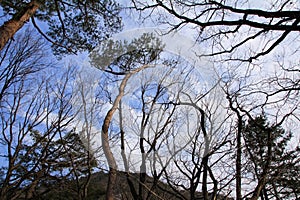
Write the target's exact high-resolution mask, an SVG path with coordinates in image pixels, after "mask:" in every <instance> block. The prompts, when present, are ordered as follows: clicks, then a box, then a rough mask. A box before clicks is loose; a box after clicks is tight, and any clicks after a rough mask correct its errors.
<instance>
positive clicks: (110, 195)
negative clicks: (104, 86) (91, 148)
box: [101, 65, 149, 200]
mask: <svg viewBox="0 0 300 200" xmlns="http://www.w3.org/2000/svg"><path fill="white" fill-rule="evenodd" d="M148 66H149V65H143V66H142V67H140V68H138V69H136V70H133V71H132V72H128V73H127V74H126V75H125V77H124V79H123V80H122V82H121V85H120V88H119V94H118V96H117V97H116V99H115V100H114V102H113V106H112V108H111V109H110V110H109V111H108V112H107V114H106V116H105V119H104V122H103V125H102V134H101V138H102V148H103V151H104V154H105V157H106V160H107V162H108V164H109V176H108V183H107V188H106V200H113V199H114V187H115V184H116V180H117V163H116V160H115V158H114V155H113V153H112V151H111V148H110V145H109V137H108V130H109V126H110V123H111V121H112V118H113V115H114V113H115V111H116V110H117V109H118V105H119V103H120V101H121V99H122V97H123V96H124V92H125V87H126V84H127V81H128V80H129V78H130V77H131V76H132V75H133V74H135V73H137V72H139V71H141V70H143V69H145V68H147V67H148Z"/></svg>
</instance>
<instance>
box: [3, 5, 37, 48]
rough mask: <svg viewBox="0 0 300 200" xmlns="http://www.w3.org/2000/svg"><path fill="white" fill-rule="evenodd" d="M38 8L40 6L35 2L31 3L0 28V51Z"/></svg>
mask: <svg viewBox="0 0 300 200" xmlns="http://www.w3.org/2000/svg"><path fill="white" fill-rule="evenodd" d="M39 7H40V4H39V3H38V2H37V1H35V0H33V1H31V2H30V3H28V4H27V6H26V7H24V8H22V9H21V10H20V11H19V12H17V13H16V14H14V16H13V17H12V18H11V19H10V20H8V21H6V22H5V23H4V24H3V25H2V26H1V27H0V51H1V50H2V49H3V48H4V46H5V45H6V43H7V42H8V41H9V40H10V39H12V38H13V36H14V35H15V33H16V32H17V31H18V30H19V29H21V28H22V27H23V25H24V24H25V23H26V22H27V21H29V19H30V17H32V16H33V15H34V13H35V12H36V11H37V9H38V8H39Z"/></svg>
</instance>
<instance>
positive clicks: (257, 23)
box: [132, 0, 300, 62]
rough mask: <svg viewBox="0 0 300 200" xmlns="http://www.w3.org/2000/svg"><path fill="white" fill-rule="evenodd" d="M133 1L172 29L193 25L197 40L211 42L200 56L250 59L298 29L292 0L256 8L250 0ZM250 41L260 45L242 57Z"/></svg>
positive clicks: (249, 60) (275, 45) (295, 9)
mask: <svg viewBox="0 0 300 200" xmlns="http://www.w3.org/2000/svg"><path fill="white" fill-rule="evenodd" d="M132 2H133V7H134V8H136V9H137V10H139V11H141V13H142V14H143V13H145V16H146V17H149V13H150V16H151V17H153V18H155V19H158V20H157V21H158V22H160V23H164V24H168V25H169V26H170V27H171V30H176V29H181V28H183V27H184V26H186V25H191V26H193V27H195V28H196V29H197V31H198V33H199V35H198V40H199V42H207V41H210V42H211V43H210V44H211V49H212V52H211V53H204V54H201V55H202V56H212V55H220V54H231V53H236V54H237V56H235V57H233V58H231V60H240V61H248V62H252V61H253V60H256V59H258V58H260V57H261V56H264V55H266V54H269V53H270V52H271V51H272V50H274V49H275V48H276V47H277V46H278V45H279V44H280V43H281V42H282V41H284V40H285V39H286V38H287V37H288V36H289V35H290V34H291V33H292V32H295V33H298V32H299V30H300V25H299V23H300V19H299V17H298V16H299V14H300V11H299V9H297V3H296V2H293V1H291V0H279V1H276V2H273V3H272V4H267V3H266V4H264V5H263V6H261V7H259V8H258V7H257V6H256V3H254V2H250V1H243V2H235V1H211V0H204V1H195V0H192V1H188V2H186V1H180V0H174V1H161V0H156V1H152V2H144V1H140V0H132ZM264 6H265V7H264ZM174 18H175V19H174ZM269 36H270V37H269ZM253 41H257V42H260V46H261V48H259V50H258V51H253V52H252V51H251V50H250V51H248V53H249V54H247V55H245V56H244V57H241V55H239V54H238V53H239V50H242V48H243V47H245V46H246V45H247V44H250V43H251V42H253Z"/></svg>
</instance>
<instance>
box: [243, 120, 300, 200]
mask: <svg viewBox="0 0 300 200" xmlns="http://www.w3.org/2000/svg"><path fill="white" fill-rule="evenodd" d="M242 134H243V137H244V140H245V149H244V153H245V155H246V157H247V158H248V159H249V160H250V162H249V164H248V166H247V169H248V170H249V171H250V172H251V173H253V177H254V179H256V180H257V181H258V185H257V186H259V187H260V189H259V190H258V189H256V190H254V194H253V197H252V199H257V198H258V197H259V196H260V197H261V199H266V200H267V199H273V198H275V199H287V198H296V199H297V198H298V196H299V188H297V187H295V184H296V185H299V164H300V162H299V153H300V151H299V150H300V149H299V147H298V148H296V149H294V150H289V149H287V145H288V142H290V140H291V138H292V133H291V132H287V133H286V132H285V130H284V129H283V128H281V127H280V126H279V125H271V124H269V123H268V122H267V119H266V117H265V116H258V117H256V118H254V119H251V120H248V122H247V123H244V125H243V129H242ZM297 168H298V169H297ZM291 174H293V176H291ZM260 183H261V184H260ZM257 188H258V187H257Z"/></svg>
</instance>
